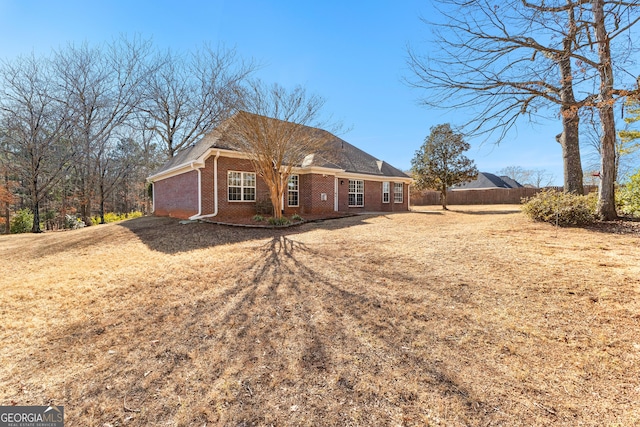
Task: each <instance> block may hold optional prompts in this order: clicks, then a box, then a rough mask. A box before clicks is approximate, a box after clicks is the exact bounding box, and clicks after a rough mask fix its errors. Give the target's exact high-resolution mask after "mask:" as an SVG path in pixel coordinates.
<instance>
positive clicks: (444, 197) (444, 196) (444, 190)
mask: <svg viewBox="0 0 640 427" xmlns="http://www.w3.org/2000/svg"><path fill="white" fill-rule="evenodd" d="M440 202H441V203H442V210H443V211H448V210H449V208H447V186H446V185H442V188H441V189H440Z"/></svg>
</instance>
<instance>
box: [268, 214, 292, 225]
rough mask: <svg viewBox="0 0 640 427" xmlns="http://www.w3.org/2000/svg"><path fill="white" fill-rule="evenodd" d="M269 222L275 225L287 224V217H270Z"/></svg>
mask: <svg viewBox="0 0 640 427" xmlns="http://www.w3.org/2000/svg"><path fill="white" fill-rule="evenodd" d="M269 224H271V225H276V226H282V225H287V224H289V219H288V218H286V217H284V216H283V217H282V218H274V217H271V218H269Z"/></svg>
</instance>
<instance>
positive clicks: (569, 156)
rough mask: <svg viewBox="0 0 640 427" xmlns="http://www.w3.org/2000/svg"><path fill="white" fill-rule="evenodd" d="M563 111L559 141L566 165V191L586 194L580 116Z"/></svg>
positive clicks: (564, 164)
mask: <svg viewBox="0 0 640 427" xmlns="http://www.w3.org/2000/svg"><path fill="white" fill-rule="evenodd" d="M566 114H570V115H573V117H571V116H569V117H567V116H565V112H563V113H562V126H563V131H562V133H561V134H560V135H558V142H559V143H560V146H561V147H562V161H563V166H564V191H565V192H567V193H574V194H584V185H583V181H582V180H583V173H582V161H581V159H580V140H579V137H578V127H579V123H580V118H579V117H578V115H577V114H573V113H572V112H571V113H566Z"/></svg>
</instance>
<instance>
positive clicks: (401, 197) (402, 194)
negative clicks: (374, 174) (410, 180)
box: [393, 182, 404, 203]
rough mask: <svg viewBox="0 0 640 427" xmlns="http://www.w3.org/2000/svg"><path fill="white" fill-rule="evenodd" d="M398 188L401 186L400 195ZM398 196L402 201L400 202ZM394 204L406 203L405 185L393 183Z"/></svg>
mask: <svg viewBox="0 0 640 427" xmlns="http://www.w3.org/2000/svg"><path fill="white" fill-rule="evenodd" d="M398 186H400V187H399V188H400V192H399V193H398V192H397V191H396V190H397V188H398ZM398 194H399V195H400V200H398ZM393 203H404V184H403V183H401V182H394V183H393Z"/></svg>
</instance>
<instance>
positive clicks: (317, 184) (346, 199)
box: [147, 118, 411, 219]
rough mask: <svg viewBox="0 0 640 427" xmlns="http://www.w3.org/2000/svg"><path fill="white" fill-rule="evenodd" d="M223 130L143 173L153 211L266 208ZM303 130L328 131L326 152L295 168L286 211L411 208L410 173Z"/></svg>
mask: <svg viewBox="0 0 640 427" xmlns="http://www.w3.org/2000/svg"><path fill="white" fill-rule="evenodd" d="M229 120H233V118H231V119H229ZM269 120H275V119H269ZM224 128H225V126H224V123H223V125H221V126H219V127H218V128H217V129H215V130H214V131H213V132H211V133H209V134H207V135H205V136H204V137H203V138H202V139H201V140H200V141H198V142H197V143H195V144H194V145H192V146H191V147H189V148H188V149H186V150H183V151H181V152H179V153H178V154H177V155H176V156H174V157H173V158H171V159H170V160H169V161H168V162H167V163H166V164H164V165H163V166H162V167H161V168H160V169H159V170H158V171H156V172H155V173H154V174H153V175H151V176H150V177H148V178H147V180H148V181H149V182H151V183H152V184H153V211H154V213H155V214H156V215H160V216H172V217H176V218H185V219H186V218H189V219H199V218H211V217H220V218H231V217H234V216H241V215H244V216H251V215H254V214H255V213H256V212H257V211H258V210H260V208H261V207H263V206H265V203H266V204H267V205H268V206H270V201H269V200H270V199H269V190H268V188H267V186H266V184H265V183H264V181H262V179H261V178H260V176H259V175H258V174H256V172H255V170H254V169H253V167H252V164H251V161H250V160H249V158H248V156H247V155H246V154H245V153H242V152H240V151H239V150H237V149H234V144H233V142H232V141H230V140H229V138H228V137H226V136H225V134H224V131H223V130H222V129H224ZM308 130H309V132H323V133H324V134H325V135H326V139H327V141H328V142H327V143H326V150H325V151H326V152H324V153H323V154H322V155H318V154H314V153H309V155H308V156H307V158H306V159H305V161H304V162H303V164H301V165H299V166H298V167H294V168H293V173H292V175H291V176H290V178H289V186H288V191H287V192H286V193H285V195H284V198H285V200H284V213H285V215H292V214H294V213H298V214H300V215H303V216H304V215H305V214H329V213H333V212H372V211H376V212H380V211H382V212H397V211H408V210H409V184H410V182H411V178H410V177H409V176H407V175H406V174H405V173H403V172H402V171H400V170H399V169H396V168H394V167H393V166H391V165H389V164H388V163H385V162H383V161H382V160H378V159H376V158H375V157H373V156H371V155H370V154H367V153H365V152H364V151H362V150H360V149H358V148H356V147H354V146H353V145H351V144H349V143H347V142H346V141H344V140H342V139H340V138H338V137H337V136H335V135H332V134H330V133H329V132H326V131H324V130H319V129H316V128H311V127H309V128H308ZM328 159H330V160H328Z"/></svg>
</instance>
